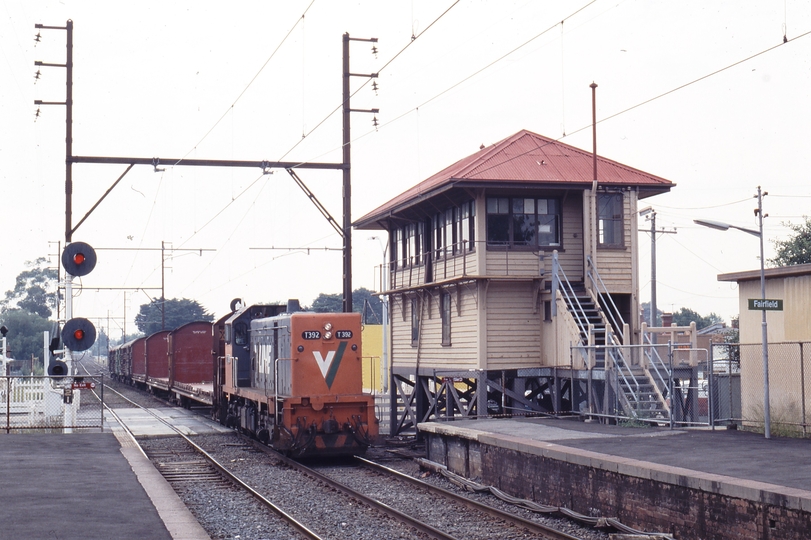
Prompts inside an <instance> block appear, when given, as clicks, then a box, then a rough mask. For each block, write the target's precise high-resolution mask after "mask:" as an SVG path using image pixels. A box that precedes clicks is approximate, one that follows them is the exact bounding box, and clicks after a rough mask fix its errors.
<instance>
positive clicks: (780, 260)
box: [769, 216, 811, 266]
mask: <svg viewBox="0 0 811 540" xmlns="http://www.w3.org/2000/svg"><path fill="white" fill-rule="evenodd" d="M804 219H805V223H802V224H800V225H792V224H791V223H783V225H785V226H786V227H788V228H789V229H791V230H792V231H794V233H795V234H794V235H793V236H792V237H791V238H789V239H788V240H775V241H774V247H775V251H776V254H775V256H774V258H773V259H769V263H771V264H773V265H774V266H792V265H795V264H806V263H811V217H808V216H804Z"/></svg>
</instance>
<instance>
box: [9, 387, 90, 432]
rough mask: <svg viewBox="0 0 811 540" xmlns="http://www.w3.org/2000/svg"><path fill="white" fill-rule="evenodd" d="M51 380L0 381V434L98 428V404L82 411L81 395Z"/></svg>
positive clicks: (88, 406)
mask: <svg viewBox="0 0 811 540" xmlns="http://www.w3.org/2000/svg"><path fill="white" fill-rule="evenodd" d="M63 386H64V383H61V381H60V382H54V381H53V380H52V379H51V378H50V377H12V376H7V377H0V431H2V430H5V431H6V432H10V431H12V430H14V431H19V430H31V429H61V428H83V427H89V428H100V427H101V425H102V421H103V419H102V414H101V403H99V404H98V406H97V407H95V406H93V402H92V401H91V402H88V403H87V404H86V405H87V406H85V407H84V408H82V398H81V396H82V391H79V390H70V387H69V386H68V390H67V392H68V397H69V398H70V399H65V392H66V390H65V389H64V388H63Z"/></svg>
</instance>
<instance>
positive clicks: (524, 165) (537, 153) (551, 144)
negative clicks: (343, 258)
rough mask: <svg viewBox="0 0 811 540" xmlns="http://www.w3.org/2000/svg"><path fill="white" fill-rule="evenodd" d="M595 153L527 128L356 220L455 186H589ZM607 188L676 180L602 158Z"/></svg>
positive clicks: (601, 176) (644, 189) (368, 222)
mask: <svg viewBox="0 0 811 540" xmlns="http://www.w3.org/2000/svg"><path fill="white" fill-rule="evenodd" d="M593 170H594V169H593V156H592V153H591V152H586V151H584V150H581V149H579V148H575V147H574V146H570V145H568V144H564V143H562V142H559V141H556V140H554V139H549V138H547V137H544V136H543V135H538V134H537V133H532V132H531V131H527V130H521V131H519V132H518V133H516V134H515V135H512V136H510V137H507V138H506V139H504V140H502V141H500V142H497V143H496V144H494V145H492V146H489V147H486V148H482V149H481V150H479V151H478V152H476V153H475V154H472V155H470V156H468V157H466V158H463V159H461V160H459V161H457V162H456V163H454V164H453V165H451V166H449V167H446V168H445V169H443V170H441V171H439V172H438V173H436V174H435V175H433V176H431V177H430V178H428V179H426V180H423V181H422V182H420V183H419V184H417V185H416V186H414V187H412V188H411V189H408V190H406V191H405V192H403V193H401V194H400V195H398V196H397V197H395V198H393V199H392V200H390V201H389V202H387V203H385V204H384V205H382V206H380V207H378V208H377V209H375V210H373V211H371V212H369V213H368V214H366V215H365V216H363V217H362V218H360V219H358V220H357V221H356V222H355V226H356V227H357V228H361V229H362V228H372V229H373V228H378V226H376V225H377V223H376V222H378V221H380V220H383V219H386V218H387V217H389V216H393V215H395V214H396V213H397V212H399V211H401V210H404V209H406V208H408V207H410V206H413V205H414V204H417V203H419V202H420V201H423V200H425V199H428V198H431V197H433V196H435V195H438V194H439V193H442V192H443V191H446V190H448V189H451V188H454V187H460V188H461V187H490V188H492V187H515V186H519V185H520V186H523V187H526V185H527V184H532V185H537V186H538V187H545V188H551V189H555V188H558V189H567V188H568V189H570V188H573V187H579V188H580V189H587V188H590V187H591V183H592V181H593V179H594V178H593V176H594V172H593ZM597 180H598V183H599V185H601V186H606V185H608V186H617V187H628V186H634V187H638V188H639V189H640V198H644V197H648V196H651V195H656V194H658V193H665V192H667V191H670V188H672V187H673V186H674V185H675V184H674V183H673V182H671V181H669V180H665V179H664V178H661V177H659V176H655V175H652V174H648V173H646V172H643V171H640V170H638V169H634V168H633V167H628V166H627V165H623V164H622V163H617V162H616V161H612V160H610V159H607V158H604V157H600V156H599V155H598V156H597Z"/></svg>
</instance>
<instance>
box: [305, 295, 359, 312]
mask: <svg viewBox="0 0 811 540" xmlns="http://www.w3.org/2000/svg"><path fill="white" fill-rule="evenodd" d="M353 303H354V302H353ZM310 309H311V310H312V311H315V312H316V313H340V312H341V311H343V309H344V303H343V297H342V296H341V295H340V294H325V293H321V294H319V295H318V297H316V299H315V300H313V305H311V306H310Z"/></svg>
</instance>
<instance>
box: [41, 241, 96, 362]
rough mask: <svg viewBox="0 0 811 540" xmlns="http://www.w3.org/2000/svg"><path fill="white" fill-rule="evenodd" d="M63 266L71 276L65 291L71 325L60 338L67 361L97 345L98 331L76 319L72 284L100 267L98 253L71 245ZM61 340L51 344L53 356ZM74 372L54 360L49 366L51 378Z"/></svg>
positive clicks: (83, 246) (81, 246) (53, 358)
mask: <svg viewBox="0 0 811 540" xmlns="http://www.w3.org/2000/svg"><path fill="white" fill-rule="evenodd" d="M62 266H63V267H64V268H65V272H67V274H68V275H67V279H66V280H65V290H66V293H67V305H66V309H65V313H66V315H67V316H68V317H71V318H69V319H68V321H67V322H66V323H65V326H64V327H63V328H62V332H61V333H60V337H61V338H62V346H63V351H64V353H65V358H66V359H67V358H69V356H68V354H69V353H70V351H86V350H87V349H89V348H90V347H92V346H93V344H94V343H95V342H96V327H95V326H93V323H92V322H90V321H89V320H87V319H85V318H83V317H73V306H72V299H73V298H72V296H73V295H72V281H73V278H74V277H81V276H86V275H87V274H89V273H90V272H92V271H93V269H94V268H95V267H96V250H94V249H93V248H92V247H91V246H90V244H86V243H85V242H71V243H70V244H68V245H67V246H65V249H64V251H62ZM54 342H58V339H57V338H54V340H53V342H52V343H51V353H54V351H55V349H56V346H58V343H54ZM69 372H70V369H69V367H68V365H67V363H66V362H64V361H62V360H58V359H56V357H54V356H51V361H50V363H49V364H48V375H51V376H54V377H64V376H65V375H69Z"/></svg>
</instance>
